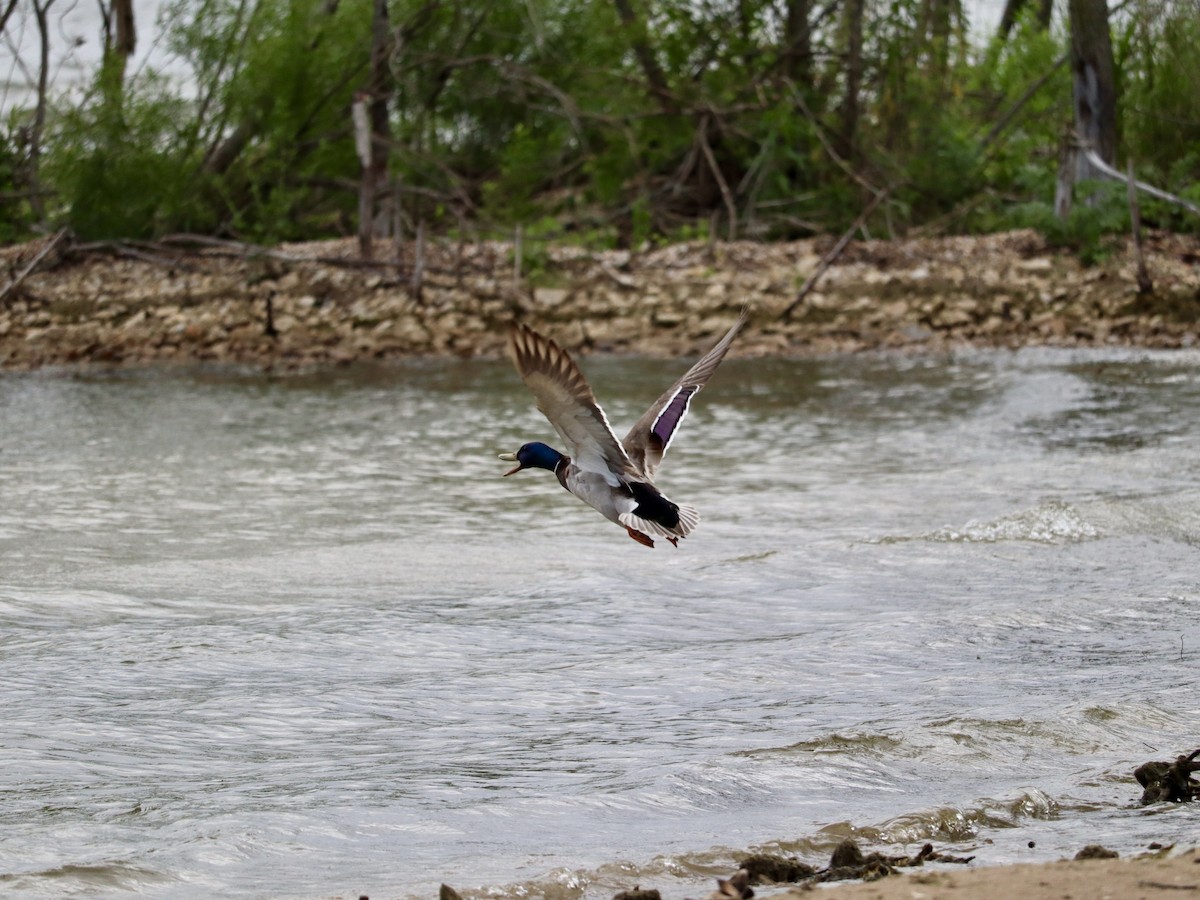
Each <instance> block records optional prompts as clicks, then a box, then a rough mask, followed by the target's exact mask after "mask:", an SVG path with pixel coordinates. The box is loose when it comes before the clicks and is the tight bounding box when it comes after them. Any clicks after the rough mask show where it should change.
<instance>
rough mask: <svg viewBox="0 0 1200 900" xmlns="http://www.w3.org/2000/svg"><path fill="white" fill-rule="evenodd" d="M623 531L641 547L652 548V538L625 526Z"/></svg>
mask: <svg viewBox="0 0 1200 900" xmlns="http://www.w3.org/2000/svg"><path fill="white" fill-rule="evenodd" d="M625 530H626V531H628V532H629V536H630V537H631V538H633V539H634V540H635V541H637V542H638V543H639V544H641V545H642V546H643V547H653V546H654V538H652V537H650V536H649V535H646V534H642V533H641V532H640V531H637V530H636V529H633V528H630V527H629V526H628V525H626V526H625Z"/></svg>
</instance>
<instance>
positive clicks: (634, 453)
mask: <svg viewBox="0 0 1200 900" xmlns="http://www.w3.org/2000/svg"><path fill="white" fill-rule="evenodd" d="M749 314H750V311H749V309H748V308H743V309H742V314H741V315H740V316H738V320H737V321H736V322H734V323H733V326H732V327H731V328H730V329H729V330H728V331H727V332H725V336H724V337H723V338H721V340H719V341H717V345H716V346H715V347H713V348H712V349H711V350H709V351H708V352H707V353H706V354H704V356H702V357H701V358H700V360H699V362H697V363H696V364H695V365H694V366H692V367H691V368H690V369H688V370H687V372H686V373H685V374H684V376H683V377H682V378H680V379H679V380H678V381H676V382H675V383H674V384H673V385H671V386H670V387H669V388H667V389H666V391H665V392H664V393H663V395H662V396H661V397H659V398H658V399H657V400H655V401H654V403H653V405H651V407H650V408H649V409H648V410H646V413H645V415H643V416H642V417H641V418H640V419H638V421H637V424H636V425H634V426H633V428H631V429H629V434H627V435H625V440H624V441H623V442H622V443H623V445H624V447H625V452H626V453H627V454H628V456H629V459H630V460H631V461H632V462H633V464H634V465H635V466H637V467H638V468H639V469H641V470H642V472H644V473H645V475H646V477H647V478H653V477H654V473H655V471H657V469H658V467H659V464H660V463H662V459H663V456H664V455H666V452H667V448H668V447H669V446H671V439H672V438H673V437H675V432H676V430H677V429H678V428H679V425H680V423H681V422H682V421H683V419H684V416H686V415H687V412H688V408H689V407H690V406H691V403H692V398H693V397H695V396H696V394H698V393H700V389H701V388H703V387H704V385H706V384H707V383H708V379H709V378H711V377H712V374H713V372H715V371H717V366H719V365H720V364H721V360H723V359H724V358H725V353H726V351H728V350H729V345H730V344H732V343H733V339H734V338H735V337H737V333H738V332H739V331H741V330H742V326H743V325H745V324H746V318H747V316H749Z"/></svg>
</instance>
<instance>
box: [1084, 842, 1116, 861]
mask: <svg viewBox="0 0 1200 900" xmlns="http://www.w3.org/2000/svg"><path fill="white" fill-rule="evenodd" d="M1120 855H1121V854H1119V853H1117V851H1116V850H1109V849H1108V848H1107V847H1101V846H1100V845H1099V844H1088V845H1087V846H1086V847H1084V848H1083V849H1082V850H1080V851H1079V852H1078V853H1076V854H1075V858H1076V859H1116V858H1117V857H1119V856H1120Z"/></svg>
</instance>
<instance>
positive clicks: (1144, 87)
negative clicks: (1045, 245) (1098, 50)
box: [1116, 0, 1200, 231]
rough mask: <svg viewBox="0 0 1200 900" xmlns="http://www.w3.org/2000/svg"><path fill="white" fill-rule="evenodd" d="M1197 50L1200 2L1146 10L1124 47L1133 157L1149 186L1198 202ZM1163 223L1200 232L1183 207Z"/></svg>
mask: <svg viewBox="0 0 1200 900" xmlns="http://www.w3.org/2000/svg"><path fill="white" fill-rule="evenodd" d="M1156 8H1157V9H1159V11H1160V14H1159V15H1154V14H1152V13H1153V11H1154V10H1155V9H1156ZM1197 47H1200V4H1198V3H1197V2H1196V0H1182V2H1179V3H1173V4H1169V5H1165V6H1163V7H1161V8H1158V7H1155V6H1150V7H1148V8H1146V9H1142V8H1138V9H1137V11H1136V12H1135V13H1134V14H1133V15H1132V16H1131V17H1130V19H1129V21H1128V23H1127V24H1126V27H1125V28H1124V30H1123V32H1122V34H1121V35H1120V39H1119V40H1118V41H1117V42H1116V53H1117V56H1118V70H1119V71H1120V72H1121V73H1122V75H1123V78H1122V90H1123V95H1124V104H1123V125H1124V132H1125V140H1126V145H1127V148H1128V152H1129V154H1130V155H1131V157H1132V158H1133V159H1134V160H1135V161H1136V163H1137V165H1138V168H1139V171H1141V172H1143V177H1144V178H1146V179H1148V180H1150V181H1154V182H1156V183H1157V184H1159V186H1161V187H1163V188H1165V189H1167V190H1169V191H1172V192H1174V193H1176V194H1180V195H1183V196H1185V197H1190V198H1191V199H1192V200H1193V201H1194V200H1195V197H1196V192H1197V184H1198V183H1200V150H1198V149H1197V148H1198V147H1200V66H1198V65H1197V58H1196V53H1197ZM1162 216H1163V223H1164V224H1169V225H1172V226H1174V227H1177V228H1190V229H1192V230H1197V231H1200V222H1198V221H1197V219H1196V217H1195V216H1194V215H1190V214H1185V213H1182V212H1181V211H1180V210H1179V209H1178V208H1177V207H1175V208H1170V209H1167V208H1164V209H1162Z"/></svg>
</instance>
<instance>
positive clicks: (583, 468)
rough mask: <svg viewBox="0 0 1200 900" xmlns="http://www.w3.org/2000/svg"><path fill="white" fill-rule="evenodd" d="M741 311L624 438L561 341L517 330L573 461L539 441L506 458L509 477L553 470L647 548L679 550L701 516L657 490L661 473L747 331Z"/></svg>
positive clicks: (543, 403)
mask: <svg viewBox="0 0 1200 900" xmlns="http://www.w3.org/2000/svg"><path fill="white" fill-rule="evenodd" d="M746 316H747V311H746V310H742V314H741V315H740V316H739V317H738V320H737V321H736V322H734V323H733V327H732V328H730V329H729V331H727V332H726V333H725V336H724V337H723V338H721V340H719V341H718V342H717V345H716V346H715V347H713V348H712V349H711V350H709V351H708V353H706V354H705V355H704V356H703V357H702V358H701V359H700V361H699V362H697V363H696V364H695V365H694V366H692V367H691V368H690V369H688V370H687V372H686V373H685V374H684V376H683V377H682V378H680V379H679V380H678V381H676V382H675V383H674V384H673V385H671V386H670V387H669V388H667V390H666V391H665V392H664V393H663V395H662V396H661V397H659V398H658V400H656V401H655V402H654V404H653V405H652V406H651V407H650V408H649V409H648V410H646V414H645V415H644V416H642V417H641V418H640V419H638V421H637V424H636V425H634V426H633V428H631V429H630V431H629V434H627V435H625V440H623V441H618V440H617V436H616V435H615V434H614V433H613V430H612V426H611V425H609V424H608V417H607V416H605V415H604V410H602V409H601V408H600V404H598V403H597V402H596V397H595V395H594V394H592V389H591V387H589V386H588V383H587V379H586V378H584V377H583V373H582V372H581V371H579V367H578V366H577V365H575V362H574V360H572V359H571V357H570V356H568V355H567V352H566V351H565V350H563V349H562V348H561V347H560V346H558V344H556V343H555V342H554V341H552V340H550V339H549V338H547V337H543V336H542V335H540V334H538V333H537V332H536V331H534V330H533V329H532V328H530V327H529V326H527V325H514V326H513V327H512V330H511V331H510V332H509V336H508V349H509V353H510V354H511V356H512V359H513V363H514V364H515V365H516V367H517V373H518V374H519V375H520V376H521V380H522V381H524V382H525V385H526V386H527V387H528V388H529V390H531V391H532V392H533V396H534V398H535V399H536V400H537V407H538V409H539V410H541V412H542V415H544V416H545V417H546V418H547V419H549V420H550V424H551V425H553V426H554V430H555V431H557V432H558V434H559V437H561V438H562V439H563V442H564V443H565V444H566V447H567V450H568V451H569V452H570V456H567V455H566V454H563V453H560V452H559V451H557V450H555V449H554V448H553V447H549V446H547V445H546V444H543V443H541V442H540V441H534V442H532V443H529V444H524V445H522V447H521V449H519V450H518V451H517V452H516V453H501V454H500V458H501V459H503V460H506V461H508V462H516V463H517V465H516V466H515V467H514V468H512V469H509V470H508V471H507V472H505V473H504V474H505V475H512V474H514V473H516V472H520V471H521V470H522V469H549V470H550V471H551V472H553V473H554V474H555V475H557V476H558V481H559V484H561V485H562V486H563V487H564V488H566V489H567V490H568V491H570V492H571V493H572V494H574V495H575V496H576V497H578V498H579V499H580V500H582V501H583V502H584V503H586V504H588V505H589V506H591V507H593V508H594V509H596V510H597V511H598V512H599V513H600V514H601V515H602V516H604V518H606V519H609V520H610V521H612V522H615V523H617V524H618V525H620V526H622V527H623V528H624V529H625V530H626V531H627V532H628V533H629V536H630V537H631V538H633V539H634V540H635V541H637V542H638V543H639V544H644V545H645V546H647V547H653V546H654V538H656V537H661V538H666V539H667V540H668V541H670V542H671V543H672V544H674V545H676V546H678V543H679V539H680V538H682V537H687V536H688V535H689V534H690V533H691V531H692V529H693V528H695V527H696V523H697V522H698V521H699V520H700V516H699V514H698V513H697V512H696V510H694V509H693V508H692V507H690V506H680V505H679V504H677V503H672V502H671V501H670V500H668V499H667V498H666V497H664V496H663V495H662V493H661V492H660V491H659V490H658V488H656V487H655V486H654V473H655V472H656V471H657V470H658V467H659V464H660V463H661V462H662V459H663V455H664V454H665V453H666V452H667V448H668V447H670V446H671V439H672V438H673V437H674V436H675V432H676V430H677V429H678V428H679V424H680V423H681V422H682V421H683V419H684V416H686V415H687V411H688V407H689V406H690V405H691V402H692V398H693V397H695V396H696V394H698V393H699V392H700V389H701V388H703V387H704V385H706V384H707V383H708V379H709V378H711V377H712V374H713V372H715V371H716V370H717V366H719V365H720V364H721V360H722V359H724V358H725V352H726V351H727V350H728V349H729V345H730V344H732V343H733V339H734V337H736V336H737V333H738V331H740V330H741V327H742V326H743V325H744V324H746Z"/></svg>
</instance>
